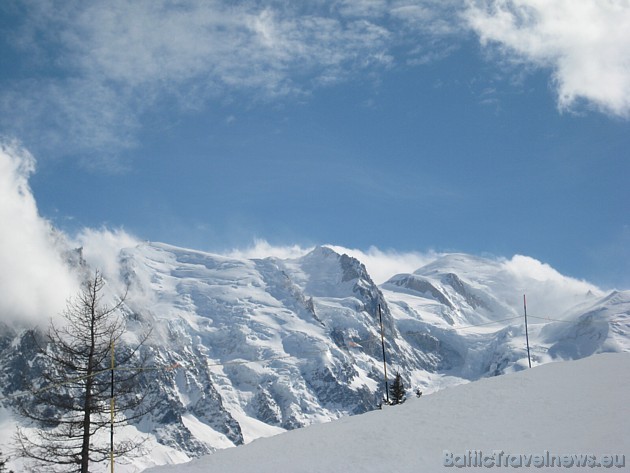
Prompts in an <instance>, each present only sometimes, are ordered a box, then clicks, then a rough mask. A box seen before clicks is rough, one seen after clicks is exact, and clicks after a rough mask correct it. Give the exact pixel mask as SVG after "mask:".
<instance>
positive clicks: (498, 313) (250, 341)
mask: <svg viewBox="0 0 630 473" xmlns="http://www.w3.org/2000/svg"><path fill="white" fill-rule="evenodd" d="M79 260H80V258H79ZM118 271H119V272H118V273H117V274H109V275H107V276H108V277H109V278H110V279H111V280H112V282H114V281H116V280H122V281H124V282H125V283H126V284H127V285H128V287H129V293H128V297H127V300H126V304H127V306H126V311H125V315H126V320H127V328H128V330H129V334H128V335H129V337H130V338H133V337H134V335H135V334H137V333H141V332H143V331H145V330H147V329H148V328H151V329H152V336H151V339H150V343H149V345H148V346H147V347H146V350H147V354H148V355H149V357H150V360H151V364H152V365H153V366H155V367H156V368H157V369H156V370H155V371H150V372H148V373H147V375H146V376H145V377H144V378H143V380H142V381H141V383H140V387H141V388H142V389H143V390H144V391H145V392H148V393H149V398H150V400H151V401H152V402H154V403H156V404H157V406H158V408H157V409H156V410H155V411H154V412H153V413H152V414H150V415H147V416H145V417H144V418H142V419H141V420H138V421H136V422H134V424H133V426H131V427H129V428H128V429H127V431H126V432H123V433H121V435H123V436H124V435H129V436H133V435H144V436H147V437H148V439H149V440H148V443H147V444H146V446H147V449H148V450H149V451H151V452H152V455H144V456H143V457H141V458H139V459H136V460H134V461H133V463H132V464H131V465H121V466H119V467H118V468H117V471H121V472H132V471H140V470H141V469H142V468H144V467H147V466H152V465H155V464H161V463H178V462H183V461H186V460H189V459H191V458H194V457H196V456H199V455H202V454H205V453H209V452H212V451H214V450H215V449H221V448H226V447H230V446H234V445H240V444H242V443H247V442H250V441H252V440H254V439H256V438H259V437H264V436H269V435H274V434H277V433H280V432H284V431H285V430H291V429H294V428H297V427H303V426H308V425H311V424H314V423H321V422H326V421H330V420H335V419H338V418H340V417H344V416H348V415H352V414H359V413H363V412H366V411H370V410H373V409H375V408H376V407H377V406H378V404H379V403H380V402H381V400H382V398H383V396H384V382H383V377H384V373H383V360H382V349H381V339H380V323H379V311H378V308H379V306H380V308H381V313H382V318H383V326H384V335H385V348H386V353H387V362H388V363H387V370H388V375H389V379H390V380H391V379H392V377H393V374H394V373H395V372H396V371H400V372H401V374H402V376H403V379H404V382H405V385H406V386H407V387H408V388H409V390H410V391H411V390H415V389H416V388H418V389H420V390H422V391H423V392H424V393H425V394H428V393H431V392H434V391H437V390H440V389H442V388H444V387H446V386H451V385H457V384H461V383H463V382H466V381H470V380H477V379H479V378H482V377H486V376H494V375H497V374H503V373H507V372H512V371H518V370H521V369H523V368H524V367H526V366H527V350H526V344H525V331H524V323H523V317H522V315H523V314H522V294H524V293H527V295H528V300H529V301H530V302H529V303H530V305H531V309H530V312H529V313H530V320H529V325H530V326H529V335H530V345H531V356H532V361H533V363H534V365H538V364H541V363H545V362H548V361H553V360H555V359H568V358H579V357H582V356H587V355H590V354H594V353H599V352H606V351H628V350H629V349H630V343H629V341H628V340H629V338H628V335H629V332H630V328H629V326H628V317H629V315H628V314H629V313H630V293H629V292H619V293H612V294H610V295H606V294H604V293H602V292H601V291H600V290H599V289H598V288H596V287H594V286H592V285H589V284H587V283H583V282H580V281H575V280H571V279H569V278H565V277H564V276H562V275H560V274H558V273H557V272H555V271H554V270H553V269H551V268H549V267H546V266H544V265H541V264H540V263H538V262H536V261H535V260H531V259H529V258H525V257H515V258H513V259H512V260H509V261H508V260H488V259H483V258H478V257H472V256H468V255H460V254H457V255H447V256H444V257H442V258H439V259H437V260H436V261H434V262H433V263H431V264H429V265H427V266H425V267H423V268H419V269H418V270H417V271H415V272H414V273H413V274H402V275H397V276H394V277H393V278H391V279H390V280H389V281H388V282H387V283H385V284H383V285H382V286H381V287H380V288H379V287H377V286H376V285H375V284H374V282H373V281H372V279H371V277H370V275H369V274H368V272H367V270H366V268H365V266H364V265H363V264H361V262H359V261H358V260H356V259H354V258H351V257H349V256H347V255H344V254H339V253H337V252H335V251H333V250H331V249H330V248H326V247H317V248H315V249H313V250H312V251H310V252H309V253H307V254H305V255H304V256H302V257H299V258H294V259H278V258H263V259H244V258H233V257H226V256H221V255H214V254H208V253H204V252H200V251H194V250H188V249H182V248H177V247H173V246H170V245H166V244H160V243H143V244H140V245H138V246H136V247H133V248H127V249H125V250H123V251H122V252H121V254H120V265H119V268H118ZM112 287H115V284H112ZM34 354H35V347H34V346H32V344H29V339H28V338H26V337H24V331H23V330H21V329H20V328H19V327H2V328H1V330H0V377H1V381H2V385H1V386H2V387H1V389H0V390H1V391H2V394H3V395H4V396H5V400H4V401H3V406H4V407H5V408H6V409H7V410H6V411H5V414H6V416H5V417H4V419H5V422H4V424H3V426H4V429H5V430H4V431H6V432H9V431H10V430H11V429H12V426H13V424H12V421H11V418H10V415H9V413H10V408H11V403H10V401H8V399H10V396H11V394H12V393H14V392H16V391H19V390H21V389H26V388H27V386H26V385H25V384H24V383H25V380H24V379H23V378H22V377H21V373H23V372H29V369H28V368H27V366H28V360H30V359H32V357H33V356H34ZM30 374H32V375H34V376H36V375H37V374H36V373H30ZM7 396H9V397H7ZM0 428H2V426H0ZM4 437H5V438H7V439H8V438H10V434H9V435H6V436H4ZM3 449H4V450H6V448H3Z"/></svg>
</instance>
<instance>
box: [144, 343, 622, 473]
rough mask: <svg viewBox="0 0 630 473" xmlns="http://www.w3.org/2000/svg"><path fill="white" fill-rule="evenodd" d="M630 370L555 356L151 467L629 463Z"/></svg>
mask: <svg viewBox="0 0 630 473" xmlns="http://www.w3.org/2000/svg"><path fill="white" fill-rule="evenodd" d="M629 371H630V354H627V353H623V354H605V355H597V356H594V357H591V358H588V359H584V360H580V361H574V362H563V363H551V364H548V365H545V366H540V367H536V368H534V369H532V370H527V371H523V372H520V373H515V374H511V375H507V376H501V377H498V378H492V379H484V380H481V381H476V382H474V383H470V384H468V385H465V386H458V387H454V388H452V389H448V390H445V391H441V392H439V393H436V394H433V395H430V396H423V397H421V398H419V399H411V400H409V401H408V402H407V403H405V404H403V405H402V406H395V407H388V408H386V409H384V410H382V411H376V412H371V413H369V414H365V415H362V416H358V417H352V418H346V419H342V420H338V421H335V422H332V423H329V424H325V425H316V426H312V427H309V428H306V429H302V430H299V431H294V432H287V433H285V434H281V435H278V436H276V437H273V438H269V439H261V440H258V441H256V442H253V443H251V444H249V445H245V446H243V447H238V448H235V449H229V450H225V451H221V452H217V453H216V454H213V455H210V456H207V457H204V458H200V459H198V460H195V461H193V462H191V463H189V464H185V465H178V466H177V467H162V468H156V469H152V470H151V471H155V472H156V473H158V472H160V473H168V472H186V473H201V472H207V471H229V472H232V473H250V472H252V473H253V472H256V473H267V472H268V473H276V472H279V471H290V472H293V473H306V472H322V471H344V472H349V473H351V472H357V473H365V472H381V471H396V472H399V473H407V472H409V473H412V472H413V473H416V472H419V471H430V472H434V471H443V470H444V469H445V468H444V460H445V459H446V460H447V462H450V466H454V465H455V466H457V465H459V466H463V465H464V463H463V462H464V461H469V462H470V461H471V460H472V461H474V460H475V459H478V458H490V460H488V461H489V462H491V461H493V460H494V459H499V458H500V459H499V460H498V461H500V462H506V461H507V462H509V463H508V465H509V466H507V465H506V464H505V463H502V464H501V466H503V467H504V468H506V469H511V468H510V466H511V467H512V468H514V467H517V466H518V467H519V469H521V468H522V470H525V471H527V470H533V471H547V470H548V469H552V470H554V471H555V470H556V469H558V466H556V465H558V464H559V462H565V463H562V469H565V468H567V467H569V465H570V466H571V468H572V469H571V471H573V470H577V471H593V468H588V467H579V466H578V465H583V464H584V465H588V464H590V463H592V464H593V465H595V464H597V463H598V462H599V463H601V462H604V461H608V457H605V455H612V457H611V458H610V465H611V466H612V470H611V471H626V468H628V462H630V450H628V443H627V439H628V438H630V424H629V423H628V422H626V421H625V415H626V413H627V400H628V398H629V397H630V377H628V376H627V375H626V374H627V373H628V372H629ZM468 452H471V454H470V456H469V455H468ZM546 452H549V456H547V454H546ZM521 455H523V457H521ZM565 455H570V457H568V458H566V459H565ZM534 456H536V457H534ZM512 457H514V458H512ZM456 461H458V463H455V462H456ZM551 461H553V462H555V463H553V465H554V466H552V464H551V463H545V462H551ZM528 462H529V463H528ZM538 462H540V463H538ZM583 462H584V463H583ZM448 464H449V463H447V465H448ZM528 464H529V468H528V467H527V466H526V465H528ZM607 464H608V463H607ZM536 465H537V466H536ZM467 466H469V467H470V466H473V467H474V466H477V468H479V467H481V465H479V464H478V465H471V463H468V464H467ZM486 467H488V466H486ZM547 467H549V468H547ZM456 470H457V471H459V470H460V468H456ZM596 470H597V469H596Z"/></svg>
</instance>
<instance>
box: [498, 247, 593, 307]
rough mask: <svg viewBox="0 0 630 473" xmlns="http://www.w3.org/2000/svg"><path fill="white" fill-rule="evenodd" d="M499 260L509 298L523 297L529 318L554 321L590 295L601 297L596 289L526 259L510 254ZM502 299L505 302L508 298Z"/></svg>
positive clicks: (542, 264)
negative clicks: (507, 280) (509, 285)
mask: <svg viewBox="0 0 630 473" xmlns="http://www.w3.org/2000/svg"><path fill="white" fill-rule="evenodd" d="M500 261H501V263H502V266H503V268H504V269H505V271H506V272H507V273H508V274H509V275H510V276H511V277H510V280H511V281H513V282H514V287H512V288H510V289H511V290H512V292H513V294H512V298H513V296H514V295H515V294H518V293H519V292H520V293H522V294H526V295H527V300H528V313H530V314H532V315H536V316H539V317H540V316H544V317H551V318H557V317H559V316H561V315H562V314H563V313H565V312H566V311H567V310H568V309H570V308H573V307H574V306H575V305H577V304H579V303H582V302H585V301H587V300H592V296H593V295H596V296H602V295H603V292H602V291H601V289H599V288H598V287H597V286H594V285H593V284H590V283H588V282H586V281H581V280H578V279H575V278H571V277H568V276H564V275H562V274H561V273H559V272H558V271H556V270H555V269H554V268H552V267H551V266H549V265H548V264H546V263H542V262H540V261H538V260H536V259H534V258H531V257H529V256H522V255H514V256H513V257H512V258H511V259H509V260H500ZM504 296H505V299H506V300H508V295H507V294H506V295H504ZM521 307H522V306H518V307H515V309H520V308H521ZM541 308H544V309H541ZM542 310H544V311H545V312H541V311H542Z"/></svg>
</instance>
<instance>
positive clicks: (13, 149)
mask: <svg viewBox="0 0 630 473" xmlns="http://www.w3.org/2000/svg"><path fill="white" fill-rule="evenodd" d="M34 170H35V159H34V158H33V156H32V155H31V154H30V153H29V152H28V151H27V150H25V149H24V148H22V147H21V146H20V145H19V144H18V143H16V142H0V222H2V229H1V230H0V320H5V321H6V320H17V321H20V322H25V323H32V322H35V321H41V320H49V318H50V317H53V316H55V315H57V314H58V313H60V312H61V311H62V310H63V308H64V307H65V304H66V300H67V298H68V297H70V296H72V295H73V294H74V293H75V291H76V289H77V288H78V284H77V281H76V279H75V278H74V277H73V275H72V273H71V271H70V270H69V268H68V267H67V265H66V263H65V262H64V259H63V257H62V247H61V245H60V241H59V238H58V236H59V235H58V234H57V235H56V233H55V231H54V229H53V228H52V226H51V225H50V224H49V222H48V221H46V220H45V219H43V218H42V217H41V216H40V215H39V213H38V211H37V205H36V203H35V199H34V197H33V194H32V192H31V189H30V187H29V185H28V178H29V176H30V175H31V173H33V172H34Z"/></svg>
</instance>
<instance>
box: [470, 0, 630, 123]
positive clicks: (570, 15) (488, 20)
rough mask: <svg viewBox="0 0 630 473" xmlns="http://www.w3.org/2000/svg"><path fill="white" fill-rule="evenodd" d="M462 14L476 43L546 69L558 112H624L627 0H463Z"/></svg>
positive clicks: (628, 61)
mask: <svg viewBox="0 0 630 473" xmlns="http://www.w3.org/2000/svg"><path fill="white" fill-rule="evenodd" d="M464 18H465V19H466V21H467V22H468V24H469V25H470V27H471V28H472V29H473V30H474V31H476V32H477V34H478V35H479V37H480V40H481V42H482V44H484V45H497V46H498V47H499V50H500V51H501V52H502V53H503V54H504V55H505V57H507V58H509V59H510V60H513V61H521V62H526V63H530V64H533V65H535V66H538V67H543V68H550V69H551V70H552V71H553V81H554V84H555V86H556V88H557V94H558V105H559V107H560V109H561V110H570V109H573V108H575V107H576V106H578V105H580V104H583V103H584V102H586V103H588V104H590V105H591V106H593V107H595V108H597V109H599V110H600V111H603V112H605V113H609V114H613V115H617V116H620V117H626V118H627V117H629V116H630V2H629V1H628V0H580V1H575V0H554V1H548V0H469V1H468V8H467V10H466V11H465V12H464Z"/></svg>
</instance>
